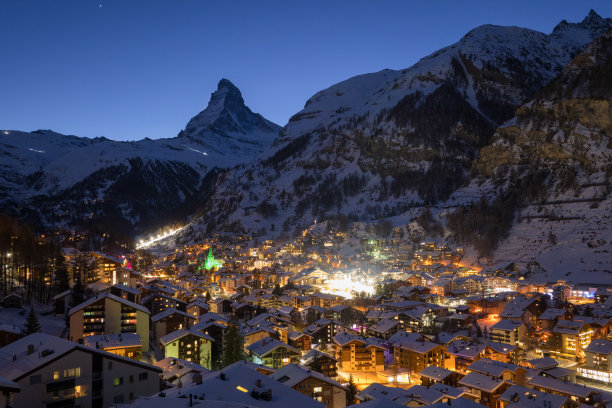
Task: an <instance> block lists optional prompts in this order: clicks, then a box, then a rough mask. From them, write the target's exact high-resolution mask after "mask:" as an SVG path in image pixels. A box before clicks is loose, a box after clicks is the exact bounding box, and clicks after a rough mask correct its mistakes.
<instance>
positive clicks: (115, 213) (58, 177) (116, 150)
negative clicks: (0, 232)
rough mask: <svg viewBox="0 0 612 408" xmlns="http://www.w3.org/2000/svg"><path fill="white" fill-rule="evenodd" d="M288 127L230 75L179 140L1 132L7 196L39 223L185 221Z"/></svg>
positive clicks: (133, 225) (7, 205)
mask: <svg viewBox="0 0 612 408" xmlns="http://www.w3.org/2000/svg"><path fill="white" fill-rule="evenodd" d="M279 130H280V127H278V126H277V125H275V124H273V123H272V122H269V121H267V120H266V119H264V118H263V117H262V116H261V115H259V114H255V113H253V112H251V110H250V109H249V108H248V107H246V106H245V105H244V100H243V98H242V95H241V94H240V91H239V90H238V88H236V87H235V86H234V85H233V84H232V83H231V82H230V81H228V80H226V79H223V80H221V81H220V82H219V86H218V89H217V90H216V91H215V92H214V93H213V94H212V95H211V98H210V102H209V104H208V106H207V108H206V109H205V110H204V111H202V112H200V113H199V114H198V115H196V116H195V117H194V118H193V119H191V121H189V123H188V124H187V126H186V128H185V129H184V130H183V131H181V132H180V133H179V135H178V136H177V137H174V138H168V139H158V140H151V139H144V140H140V141H136V142H118V141H114V140H109V139H106V138H96V139H88V138H82V137H76V136H66V135H62V134H59V133H55V132H52V131H46V130H43V131H35V132H30V133H28V132H20V131H12V130H4V131H2V132H0V156H2V158H3V159H2V162H1V164H0V203H2V208H3V209H4V210H5V211H6V212H7V213H9V214H11V215H15V216H17V217H19V218H20V219H22V220H26V221H28V222H29V223H30V224H32V225H33V226H35V227H38V228H57V227H68V228H88V229H91V228H94V229H96V228H98V227H99V228H100V229H101V230H105V231H106V233H110V234H115V235H116V236H120V238H122V239H126V240H131V239H132V238H133V235H134V234H137V233H139V232H143V231H151V230H154V229H156V228H159V227H163V226H166V225H168V224H170V223H172V222H185V221H186V220H187V217H188V216H189V215H191V214H192V213H193V212H194V211H195V209H196V208H197V203H198V201H199V200H200V195H201V194H205V193H206V188H207V185H209V184H210V183H211V182H212V180H214V178H215V177H216V174H217V173H218V170H216V169H220V168H227V167H231V166H234V165H237V164H240V163H242V162H244V161H247V160H249V159H250V158H251V157H253V156H256V155H258V154H260V153H262V152H263V151H264V150H265V149H267V148H268V147H269V146H270V145H271V143H272V141H273V140H274V138H275V137H276V136H277V135H278V132H279Z"/></svg>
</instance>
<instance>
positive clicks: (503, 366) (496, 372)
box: [468, 358, 520, 377]
mask: <svg viewBox="0 0 612 408" xmlns="http://www.w3.org/2000/svg"><path fill="white" fill-rule="evenodd" d="M519 368H520V367H519V366H517V365H515V364H510V363H503V362H501V361H496V360H490V359H488V358H481V359H479V360H476V361H474V362H473V363H472V364H470V366H469V367H468V370H470V371H475V372H477V373H481V374H485V375H491V376H493V377H500V376H501V375H502V374H503V373H505V372H506V371H510V372H513V373H514V372H516V370H518V369H519Z"/></svg>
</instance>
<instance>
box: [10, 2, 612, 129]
mask: <svg viewBox="0 0 612 408" xmlns="http://www.w3.org/2000/svg"><path fill="white" fill-rule="evenodd" d="M591 8H593V9H595V11H597V12H598V13H599V14H600V15H602V16H603V17H612V2H610V1H609V0H606V1H580V2H579V1H533V0H531V1H522V0H521V1H512V2H510V1H507V2H492V1H491V0H484V1H469V2H468V1H465V2H464V1H461V2H458V1H431V0H430V1H360V0H338V1H329V0H328V1H303V2H299V3H298V2H293V1H265V0H264V1H253V0H246V1H208V0H207V1H205V0H197V1H196V0H166V1H157V0H73V1H63V0H39V1H31V0H11V1H9V0H0V18H1V21H2V22H1V23H0V52H1V53H0V128H1V129H15V130H27V131H30V130H35V129H53V130H55V131H58V132H61V133H67V134H75V135H78V136H87V137H96V136H106V137H108V138H111V139H118V140H137V139H142V138H144V137H150V138H159V137H173V136H175V135H176V134H177V133H178V132H179V131H180V130H181V129H182V128H184V126H185V124H186V123H187V121H188V120H189V118H191V117H192V116H194V115H195V114H197V113H198V112H199V111H200V110H202V109H203V108H204V107H205V106H206V103H207V102H208V99H209V96H210V93H211V92H213V91H214V90H215V89H216V86H217V82H218V81H219V79H220V78H222V77H225V78H228V79H230V80H231V81H232V82H234V84H236V85H237V86H238V87H239V88H240V89H241V91H242V94H243V96H244V98H245V101H246V104H247V105H248V106H249V107H250V108H251V109H252V110H253V111H255V112H259V113H261V114H262V115H264V116H265V117H266V118H268V119H270V120H273V121H275V122H276V123H278V124H279V125H284V124H285V123H286V122H287V120H288V118H289V117H290V116H291V115H293V114H294V113H296V112H297V111H299V110H300V109H301V108H302V107H303V106H304V103H305V101H306V100H307V99H308V98H309V97H310V96H312V95H313V94H314V93H315V92H317V91H319V90H321V89H324V88H326V87H328V86H330V85H332V84H334V83H336V82H339V81H342V80H344V79H347V78H349V77H351V76H354V75H358V74H362V73H366V72H373V71H378V70H381V69H384V68H394V69H401V68H406V67H408V66H410V65H412V64H413V63H415V62H416V61H418V60H419V59H420V58H421V57H423V56H425V55H427V54H430V53H432V52H434V51H435V50H437V49H439V48H441V47H444V46H446V45H449V44H451V43H454V42H456V41H458V40H459V39H460V38H461V37H462V36H463V35H464V34H465V33H467V32H468V31H469V30H470V29H472V28H474V27H476V26H479V25H482V24H499V25H516V26H521V27H528V28H532V29H535V30H539V31H543V32H546V33H549V32H550V31H552V29H553V27H554V26H555V25H556V24H557V23H558V22H559V21H561V20H562V19H566V20H568V21H571V22H576V21H580V20H582V19H583V18H584V17H585V16H586V15H587V13H588V11H589V9H591Z"/></svg>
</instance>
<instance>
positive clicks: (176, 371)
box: [154, 357, 210, 380]
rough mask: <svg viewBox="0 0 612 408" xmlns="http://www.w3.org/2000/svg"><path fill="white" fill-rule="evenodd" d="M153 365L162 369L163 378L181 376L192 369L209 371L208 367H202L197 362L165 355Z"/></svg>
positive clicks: (201, 371)
mask: <svg viewBox="0 0 612 408" xmlns="http://www.w3.org/2000/svg"><path fill="white" fill-rule="evenodd" d="M154 365H155V366H157V367H159V368H161V369H162V370H163V371H164V372H163V376H162V377H163V378H164V379H165V380H167V379H170V378H173V377H177V378H181V377H183V376H184V375H186V374H189V373H191V372H193V371H197V372H200V373H210V371H209V370H208V369H206V368H204V367H202V366H201V365H199V364H196V363H194V362H192V361H186V360H182V359H180V358H174V357H166V358H164V359H163V360H159V361H158V362H156V363H155V364H154Z"/></svg>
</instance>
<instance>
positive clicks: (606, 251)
mask: <svg viewBox="0 0 612 408" xmlns="http://www.w3.org/2000/svg"><path fill="white" fill-rule="evenodd" d="M474 171H475V174H476V177H475V179H474V181H473V182H472V183H471V184H470V185H469V186H468V187H466V188H465V189H463V190H464V191H463V192H458V194H457V195H462V196H466V195H469V194H470V193H466V192H467V191H469V192H471V194H472V196H473V197H474V196H475V197H478V194H479V193H483V192H485V191H486V192H488V193H489V196H490V195H491V191H494V192H496V195H498V196H501V197H503V198H504V202H505V203H506V204H507V206H509V207H512V206H515V207H516V210H517V213H518V215H517V217H516V219H515V222H514V223H513V224H511V225H509V226H510V229H509V230H508V232H507V238H506V239H505V240H502V241H501V242H500V243H499V245H498V246H497V248H496V250H495V251H494V253H493V259H494V261H495V262H497V263H500V264H503V263H504V262H505V263H508V262H511V261H518V263H519V265H521V266H522V267H524V268H528V267H530V268H531V269H533V270H534V272H533V276H534V277H535V278H541V279H545V280H555V279H567V280H572V281H575V282H583V283H604V282H608V281H609V279H610V278H611V277H612V257H611V256H610V254H611V253H612V221H611V215H610V214H612V197H611V195H610V193H611V192H612V180H611V178H612V31H608V32H607V33H606V34H604V35H602V36H601V37H599V38H598V39H596V40H595V41H594V42H593V43H591V44H590V45H589V46H588V47H587V48H586V49H585V50H584V52H583V53H581V54H580V55H578V56H577V57H576V58H574V59H573V60H572V61H571V62H570V63H569V64H568V65H567V67H566V68H565V69H564V70H563V72H562V73H561V74H560V75H559V76H558V77H557V78H556V79H555V80H554V81H552V82H551V83H549V84H548V85H547V86H546V87H545V88H544V89H542V90H541V91H540V92H538V94H537V95H536V97H535V98H534V99H533V100H532V101H530V102H529V103H528V104H526V105H524V106H522V107H521V108H519V109H518V110H517V113H516V116H515V118H513V119H512V120H511V121H509V122H508V123H506V124H505V125H504V126H502V127H500V128H499V129H498V130H497V132H496V133H495V135H494V137H493V142H492V143H491V145H490V146H487V147H485V148H483V149H482V151H481V154H480V158H479V159H478V161H476V162H475V165H474ZM484 180H487V181H488V183H484V184H480V183H481V182H482V181H484ZM479 186H480V187H479ZM467 218H468V221H470V222H468V224H469V223H471V221H474V220H473V219H472V220H470V219H469V216H468V217H467ZM481 232H482V231H481ZM467 236H469V234H467ZM536 266H540V267H536Z"/></svg>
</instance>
